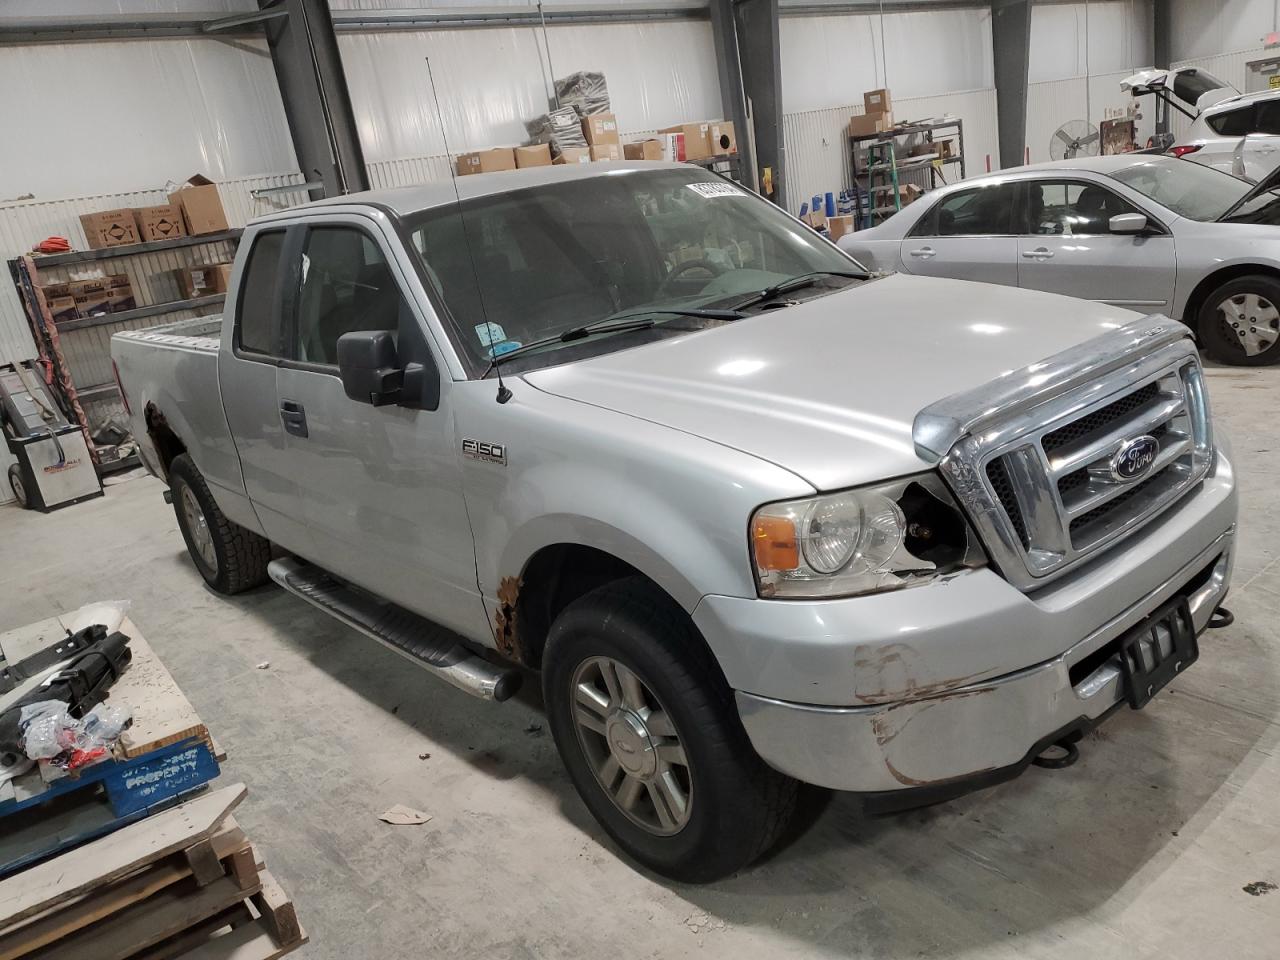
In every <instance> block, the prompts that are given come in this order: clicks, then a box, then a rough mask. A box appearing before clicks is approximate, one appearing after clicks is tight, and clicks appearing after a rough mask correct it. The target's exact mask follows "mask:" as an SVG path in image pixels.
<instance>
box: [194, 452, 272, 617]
mask: <svg viewBox="0 0 1280 960" xmlns="http://www.w3.org/2000/svg"><path fill="white" fill-rule="evenodd" d="M169 487H170V489H171V490H172V491H173V512H174V513H175V514H177V517H178V529H180V530H181V531H182V539H183V540H185V541H186V542H187V551H188V552H189V553H190V554H191V559H192V560H193V561H194V562H195V565H196V569H197V570H199V571H200V576H202V577H204V581H205V583H207V584H209V586H211V587H212V588H213V589H214V590H216V591H218V593H227V594H231V593H240V592H241V591H243V590H248V589H250V588H252V587H256V586H259V585H261V584H263V583H266V582H267V579H268V578H267V564H268V563H270V562H271V541H270V540H267V539H266V538H265V537H262V536H259V535H258V534H256V533H254V532H253V531H252V530H246V529H245V528H244V527H242V526H240V525H239V524H237V523H233V522H232V521H230V520H228V519H227V518H226V516H225V515H224V514H223V512H222V510H221V509H219V507H218V504H217V502H216V501H215V500H214V499H213V495H212V494H211V493H210V492H209V485H208V484H207V483H205V480H204V477H203V476H201V474H200V471H199V470H197V469H196V465H195V464H194V463H192V462H191V457H190V456H188V455H187V454H185V453H184V454H180V455H179V456H177V457H175V458H174V460H173V463H171V464H170V465H169Z"/></svg>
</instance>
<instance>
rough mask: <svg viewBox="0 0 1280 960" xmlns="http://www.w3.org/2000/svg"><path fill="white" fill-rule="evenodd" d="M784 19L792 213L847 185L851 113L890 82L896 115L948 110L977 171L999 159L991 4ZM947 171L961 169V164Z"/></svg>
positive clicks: (923, 116)
mask: <svg viewBox="0 0 1280 960" xmlns="http://www.w3.org/2000/svg"><path fill="white" fill-rule="evenodd" d="M783 13H784V15H783V18H782V22H781V37H780V44H781V56H782V100H783V110H784V111H785V112H784V116H783V126H784V135H785V143H786V150H787V159H786V177H787V196H788V199H789V201H790V206H791V210H792V212H793V213H795V212H797V211H798V210H799V207H800V204H801V203H803V202H804V201H806V200H808V199H809V198H810V197H812V196H813V195H814V194H819V193H826V192H827V191H832V192H835V191H839V190H841V189H844V188H846V187H848V186H850V176H849V141H848V136H847V131H846V127H847V125H848V123H849V117H850V115H852V114H855V113H862V112H863V111H862V92H863V91H864V90H871V89H875V88H876V87H882V86H887V87H889V89H890V90H891V91H892V94H893V105H894V116H895V117H896V118H897V119H898V120H919V119H926V118H929V117H941V116H945V115H950V116H953V117H959V118H961V119H962V120H963V121H964V123H965V159H966V166H967V171H966V172H967V173H968V174H969V175H970V176H972V175H974V174H976V173H981V172H983V170H985V168H986V161H987V157H988V155H989V156H990V157H991V160H992V163H998V160H997V154H998V152H999V150H998V140H997V133H996V97H995V90H994V89H993V87H994V82H995V81H994V79H993V66H992V54H991V13H990V9H989V8H986V7H975V8H973V9H968V10H965V9H959V10H938V11H934V12H931V13H926V12H910V13H894V14H886V15H885V16H884V17H883V18H882V17H880V15H879V14H857V15H836V16H825V15H824V16H813V15H804V16H786V8H785V4H784V6H783ZM948 173H950V174H953V175H958V168H956V167H951V168H949V171H948Z"/></svg>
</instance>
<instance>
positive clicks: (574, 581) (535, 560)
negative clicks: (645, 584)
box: [516, 543, 662, 669]
mask: <svg viewBox="0 0 1280 960" xmlns="http://www.w3.org/2000/svg"><path fill="white" fill-rule="evenodd" d="M627 577H644V574H642V573H641V572H640V571H639V570H637V569H636V568H635V567H633V566H631V564H629V563H627V562H626V561H624V560H619V559H618V558H617V557H615V556H613V555H612V554H609V553H605V552H604V551H603V550H597V549H596V548H595V547H587V546H583V545H581V544H575V543H558V544H553V545H552V546H548V547H543V548H542V549H541V550H539V551H538V552H537V553H535V554H534V555H533V556H532V557H531V558H530V560H529V562H528V563H527V564H525V568H524V574H523V575H522V576H521V578H520V583H519V591H520V592H519V597H518V598H517V600H516V623H518V624H519V628H518V629H519V647H518V650H519V657H520V659H521V661H522V662H523V663H524V664H525V665H526V666H530V667H533V668H534V669H539V668H540V667H541V666H542V649H543V647H544V646H545V645H546V642H547V633H548V632H549V631H550V629H551V624H552V623H554V622H555V619H556V617H557V616H559V614H560V611H561V610H563V609H564V608H565V607H567V606H568V605H569V604H570V603H572V602H573V601H574V600H577V599H578V598H579V597H581V596H583V595H584V594H587V593H589V592H591V591H592V590H594V589H596V588H597V587H601V586H604V585H605V584H606V583H612V582H614V581H615V580H622V579H625V578H627ZM645 579H646V580H648V581H649V583H651V584H653V588H654V589H655V590H661V589H662V588H661V587H659V586H658V585H657V584H656V583H653V581H652V580H650V579H649V578H648V577H645Z"/></svg>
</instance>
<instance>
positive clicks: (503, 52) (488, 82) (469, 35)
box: [338, 21, 722, 163]
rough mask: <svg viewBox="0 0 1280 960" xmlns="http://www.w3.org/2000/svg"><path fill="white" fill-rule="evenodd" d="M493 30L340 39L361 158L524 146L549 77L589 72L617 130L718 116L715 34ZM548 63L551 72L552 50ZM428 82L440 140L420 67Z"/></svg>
mask: <svg viewBox="0 0 1280 960" xmlns="http://www.w3.org/2000/svg"><path fill="white" fill-rule="evenodd" d="M546 43H547V47H546V48H544V45H543V33H542V30H541V29H540V28H530V27H491V28H483V29H469V30H435V31H412V32H399V31H395V32H385V33H367V34H366V33H361V34H350V33H343V34H339V36H338V46H339V49H340V50H341V52H342V64H343V69H344V71H345V72H346V75H347V84H348V86H349V88H350V90H351V100H352V106H353V108H354V110H355V115H356V123H357V124H358V126H359V129H360V142H361V144H362V145H363V147H364V154H365V159H366V160H367V161H369V162H370V163H376V162H379V161H383V160H392V159H398V158H401V157H417V156H426V155H433V154H441V153H445V152H446V147H445V139H446V138H447V140H448V152H452V153H461V152H464V151H467V150H474V149H478V148H481V147H489V146H505V145H512V144H517V143H523V142H524V140H525V139H526V136H527V134H526V132H525V128H524V123H525V121H526V120H528V119H531V118H532V117H535V116H537V115H538V114H541V113H545V112H546V110H547V106H548V103H549V101H550V97H551V85H550V79H551V77H552V76H556V77H563V76H565V75H567V74H570V73H573V72H575V71H577V70H597V71H601V72H603V73H604V74H605V76H606V77H607V78H608V80H609V92H610V95H611V97H612V100H613V112H614V113H615V114H617V117H618V126H619V128H620V129H621V130H622V131H624V132H632V131H643V130H654V129H657V128H659V127H663V126H669V125H671V124H675V123H680V122H682V121H685V120H706V119H713V118H718V117H719V116H720V115H721V113H722V108H721V104H720V88H719V81H718V80H717V78H716V61H715V49H714V47H713V45H712V40H711V25H710V24H709V23H707V22H704V21H676V22H669V23H634V24H632V23H624V24H591V25H583V26H549V27H548V28H547V32H546ZM547 48H549V51H550V65H548V62H547V61H548V50H547ZM428 57H430V58H431V71H432V73H433V74H434V76H435V82H436V92H437V93H438V95H439V102H440V113H441V114H442V115H443V119H444V135H443V136H442V134H441V124H440V119H439V118H438V117H437V115H436V108H435V102H434V98H433V97H432V91H431V84H430V82H429V80H428V75H427V62H426V61H427V58H428Z"/></svg>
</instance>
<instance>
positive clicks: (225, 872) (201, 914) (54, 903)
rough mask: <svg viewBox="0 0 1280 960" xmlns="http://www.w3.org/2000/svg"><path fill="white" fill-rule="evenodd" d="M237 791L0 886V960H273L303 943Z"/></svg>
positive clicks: (154, 819)
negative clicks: (238, 816) (249, 833)
mask: <svg viewBox="0 0 1280 960" xmlns="http://www.w3.org/2000/svg"><path fill="white" fill-rule="evenodd" d="M245 793H246V790H245V788H244V786H243V785H240V784H237V785H234V786H230V787H224V788H223V789H221V790H218V791H215V792H212V793H206V794H204V795H202V796H200V797H199V798H197V799H195V800H189V801H188V802H186V803H184V804H182V805H180V806H177V807H173V808H171V809H169V810H166V811H164V812H162V813H158V814H156V815H154V816H151V817H148V818H147V819H145V820H142V821H140V822H138V823H134V824H132V825H130V826H127V827H124V828H122V829H120V830H117V831H116V832H115V833H112V834H110V835H109V836H105V837H102V838H101V839H99V840H95V841H94V842H92V843H90V844H87V845H85V846H82V847H78V848H77V849H75V850H72V851H69V852H67V853H64V854H62V855H60V856H58V857H56V858H54V859H52V860H48V861H46V862H45V863H42V864H40V865H39V866H36V867H32V868H30V869H28V870H26V871H23V872H22V873H20V874H18V875H16V876H14V877H11V878H9V879H8V880H4V881H0V960H20V958H21V960H53V958H57V960H176V958H184V960H274V958H276V957H282V956H284V955H285V954H287V953H290V952H292V951H293V950H295V949H297V948H298V947H299V946H301V945H302V944H304V943H305V942H306V940H307V937H306V934H305V933H304V932H303V930H302V927H301V926H300V925H299V923H298V918H297V914H296V912H295V911H294V908H293V904H292V903H291V902H290V901H289V898H288V897H287V896H286V895H285V893H284V891H283V890H282V889H281V888H280V886H279V884H278V883H276V881H275V879H274V878H273V877H272V876H271V874H270V873H269V872H268V871H267V870H266V869H265V867H264V865H263V863H262V861H261V858H260V857H259V856H258V855H257V852H256V850H255V849H254V847H253V845H252V844H251V843H250V841H249V839H248V838H247V837H246V836H245V834H244V831H242V830H241V829H240V827H239V825H238V824H237V823H236V821H235V819H234V817H232V816H231V813H232V811H233V810H234V809H235V807H236V806H237V805H238V804H239V803H240V801H241V800H243V799H244V796H245Z"/></svg>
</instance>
